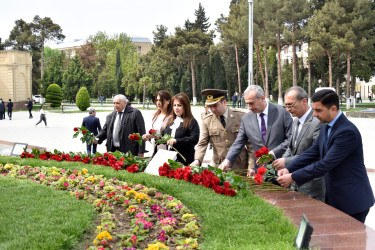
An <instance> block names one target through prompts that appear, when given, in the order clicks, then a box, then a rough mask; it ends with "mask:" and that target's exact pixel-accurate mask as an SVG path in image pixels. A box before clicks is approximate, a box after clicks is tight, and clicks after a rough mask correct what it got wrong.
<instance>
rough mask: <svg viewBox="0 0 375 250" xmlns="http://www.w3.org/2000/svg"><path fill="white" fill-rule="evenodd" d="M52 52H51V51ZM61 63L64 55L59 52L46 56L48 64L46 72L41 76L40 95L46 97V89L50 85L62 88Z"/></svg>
mask: <svg viewBox="0 0 375 250" xmlns="http://www.w3.org/2000/svg"><path fill="white" fill-rule="evenodd" d="M51 51H52V50H51ZM46 54H47V53H46ZM63 61H64V54H63V53H61V52H59V51H58V53H53V54H51V56H48V61H47V62H48V63H47V64H46V66H47V67H46V71H45V72H44V74H43V78H42V80H41V83H42V88H41V91H40V93H41V94H42V95H44V96H45V95H46V92H47V88H48V86H49V85H50V84H52V83H55V84H57V85H59V86H60V87H62V86H63V84H62V79H63Z"/></svg>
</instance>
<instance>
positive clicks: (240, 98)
mask: <svg viewBox="0 0 375 250" xmlns="http://www.w3.org/2000/svg"><path fill="white" fill-rule="evenodd" d="M241 102H242V95H241V93H239V94H238V102H237V107H238V108H241V107H242V103H241ZM234 107H236V106H234Z"/></svg>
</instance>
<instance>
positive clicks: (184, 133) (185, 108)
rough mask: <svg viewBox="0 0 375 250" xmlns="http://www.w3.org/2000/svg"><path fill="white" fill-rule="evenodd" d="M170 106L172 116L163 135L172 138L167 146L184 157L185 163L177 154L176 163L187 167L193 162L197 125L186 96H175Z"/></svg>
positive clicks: (196, 140)
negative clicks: (171, 107)
mask: <svg viewBox="0 0 375 250" xmlns="http://www.w3.org/2000/svg"><path fill="white" fill-rule="evenodd" d="M172 106H173V116H172V119H170V120H169V122H168V125H167V128H166V129H165V130H164V131H163V134H170V135H171V136H172V137H173V139H170V140H169V141H168V142H167V144H168V145H170V146H173V147H174V148H176V150H178V152H180V154H182V155H183V156H184V157H185V159H186V161H184V160H183V159H182V157H181V156H180V155H179V154H177V161H179V162H182V163H183V164H184V165H185V166H187V165H189V164H190V163H191V162H193V161H194V153H195V149H194V147H195V145H196V144H197V143H198V140H199V125H198V122H197V120H195V118H194V117H193V114H192V113H191V107H190V100H189V97H188V96H187V95H186V94H183V93H180V94H177V95H175V96H174V97H173V98H172ZM172 150H173V149H172Z"/></svg>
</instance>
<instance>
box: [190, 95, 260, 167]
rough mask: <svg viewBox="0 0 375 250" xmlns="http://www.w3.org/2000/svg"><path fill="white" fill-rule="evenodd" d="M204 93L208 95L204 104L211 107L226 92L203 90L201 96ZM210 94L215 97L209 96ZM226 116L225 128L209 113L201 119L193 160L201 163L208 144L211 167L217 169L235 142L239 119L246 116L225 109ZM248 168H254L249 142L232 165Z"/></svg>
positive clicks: (239, 111) (242, 113)
mask: <svg viewBox="0 0 375 250" xmlns="http://www.w3.org/2000/svg"><path fill="white" fill-rule="evenodd" d="M219 91H220V92H219ZM204 93H208V95H207V100H206V104H207V105H212V104H215V103H217V102H218V101H220V100H221V98H223V97H224V94H223V93H226V91H224V90H204V91H202V94H203V95H204ZM211 93H215V94H217V95H215V94H213V95H209V94H211ZM226 114H227V117H226V124H225V128H224V127H223V125H222V123H221V121H220V118H218V117H217V116H216V115H215V114H213V113H209V114H207V115H206V116H204V117H203V118H202V126H201V135H200V139H199V142H198V144H197V147H196V149H195V155H194V159H195V160H199V161H200V162H201V163H202V161H203V158H204V155H205V154H206V149H207V146H208V143H209V142H210V143H211V144H212V146H213V157H212V162H213V166H214V167H218V166H219V165H220V163H221V162H222V161H223V160H224V159H225V157H226V155H227V152H228V151H229V148H230V146H231V145H232V144H233V142H234V141H235V140H236V137H237V133H238V130H239V128H240V124H241V117H242V116H243V115H244V114H246V112H245V111H244V110H241V109H231V108H228V107H227V111H226ZM248 166H250V167H251V168H254V154H253V149H252V146H251V144H250V142H248V143H247V144H246V147H244V148H243V150H242V151H241V153H240V155H239V157H238V158H237V160H236V161H235V162H234V163H233V165H232V169H248Z"/></svg>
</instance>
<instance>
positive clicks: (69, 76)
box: [62, 55, 93, 100]
mask: <svg viewBox="0 0 375 250" xmlns="http://www.w3.org/2000/svg"><path fill="white" fill-rule="evenodd" d="M62 82H63V87H62V90H63V94H64V98H65V99H66V100H74V99H75V97H76V95H77V92H78V90H79V89H80V88H81V87H86V88H87V89H88V91H90V92H91V91H92V85H93V78H92V75H91V74H89V73H87V72H86V71H85V70H84V69H83V68H82V64H81V61H80V60H79V58H78V56H77V55H75V56H74V57H73V60H72V62H71V63H70V65H69V67H68V69H67V70H66V71H65V73H64V74H63V80H62Z"/></svg>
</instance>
